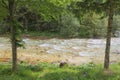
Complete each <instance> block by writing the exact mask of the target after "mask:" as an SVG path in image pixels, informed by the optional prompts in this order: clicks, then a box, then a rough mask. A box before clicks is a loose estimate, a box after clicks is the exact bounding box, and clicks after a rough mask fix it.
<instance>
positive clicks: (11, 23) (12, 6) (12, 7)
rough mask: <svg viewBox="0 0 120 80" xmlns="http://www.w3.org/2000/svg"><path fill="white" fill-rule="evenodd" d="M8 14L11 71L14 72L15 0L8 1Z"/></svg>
mask: <svg viewBox="0 0 120 80" xmlns="http://www.w3.org/2000/svg"><path fill="white" fill-rule="evenodd" d="M8 5H9V7H8V13H9V26H10V28H11V43H12V62H13V63H12V70H13V71H16V69H17V45H16V43H17V41H16V37H15V34H16V30H15V26H14V20H15V15H14V14H15V7H16V5H15V0H9V1H8Z"/></svg>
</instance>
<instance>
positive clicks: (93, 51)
mask: <svg viewBox="0 0 120 80" xmlns="http://www.w3.org/2000/svg"><path fill="white" fill-rule="evenodd" d="M23 40H24V42H25V49H23V48H18V61H19V62H20V61H25V62H27V63H30V64H36V63H39V62H50V63H59V62H61V61H65V62H68V63H70V64H74V65H79V64H84V63H89V62H93V63H103V61H104V54H105V44H106V40H105V39H77V38H75V39H57V38H53V39H45V40H41V39H36V40H35V39H29V38H24V39H23ZM0 61H1V62H10V61H11V44H10V40H9V39H8V38H6V37H0ZM116 62H120V38H112V41H111V54H110V63H111V64H112V63H116Z"/></svg>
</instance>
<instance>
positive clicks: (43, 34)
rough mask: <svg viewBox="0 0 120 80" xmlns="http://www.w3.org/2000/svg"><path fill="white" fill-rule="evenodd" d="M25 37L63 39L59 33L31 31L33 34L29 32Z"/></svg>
mask: <svg viewBox="0 0 120 80" xmlns="http://www.w3.org/2000/svg"><path fill="white" fill-rule="evenodd" d="M25 35H28V36H33V37H41V38H56V37H58V38H59V37H61V36H60V34H59V33H55V32H45V31H44V32H35V31H31V32H27V33H25Z"/></svg>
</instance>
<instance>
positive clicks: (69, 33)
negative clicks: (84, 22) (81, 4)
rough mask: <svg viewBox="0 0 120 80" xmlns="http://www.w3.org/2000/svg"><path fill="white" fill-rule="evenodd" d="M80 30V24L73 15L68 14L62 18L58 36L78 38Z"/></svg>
mask: <svg viewBox="0 0 120 80" xmlns="http://www.w3.org/2000/svg"><path fill="white" fill-rule="evenodd" d="M79 28H80V23H79V21H78V19H77V18H75V17H74V15H73V14H68V15H65V16H62V20H61V26H60V34H61V35H62V36H64V37H76V36H78V31H79Z"/></svg>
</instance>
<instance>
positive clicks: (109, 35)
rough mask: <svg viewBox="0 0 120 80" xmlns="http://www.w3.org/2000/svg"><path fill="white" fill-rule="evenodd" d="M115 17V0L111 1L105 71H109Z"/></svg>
mask: <svg viewBox="0 0 120 80" xmlns="http://www.w3.org/2000/svg"><path fill="white" fill-rule="evenodd" d="M113 15H114V0H110V9H109V19H108V27H107V39H106V49H105V59H104V69H109V58H110V57H109V55H110V45H111V33H112V24H113Z"/></svg>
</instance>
